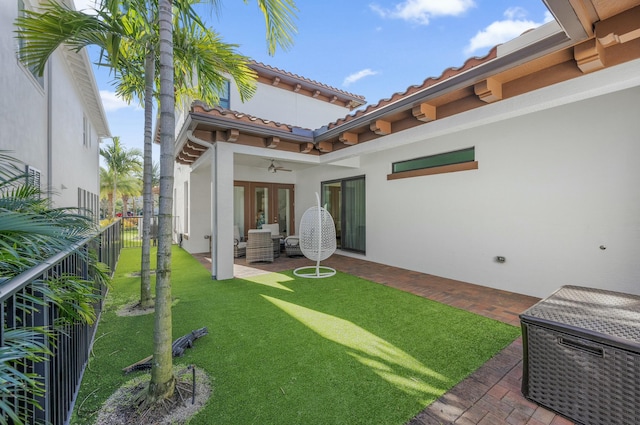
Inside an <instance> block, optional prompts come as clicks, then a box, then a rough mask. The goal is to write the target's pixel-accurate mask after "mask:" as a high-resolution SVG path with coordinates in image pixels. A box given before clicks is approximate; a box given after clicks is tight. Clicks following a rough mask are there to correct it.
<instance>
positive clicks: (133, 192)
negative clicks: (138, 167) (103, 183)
mask: <svg viewBox="0 0 640 425" xmlns="http://www.w3.org/2000/svg"><path fill="white" fill-rule="evenodd" d="M141 174H142V173H136V174H130V175H127V176H125V177H124V178H122V179H120V183H119V184H118V192H119V193H120V198H121V199H122V216H123V217H126V216H127V215H129V198H135V197H136V196H140V195H141V194H142V179H141V177H142V175H141Z"/></svg>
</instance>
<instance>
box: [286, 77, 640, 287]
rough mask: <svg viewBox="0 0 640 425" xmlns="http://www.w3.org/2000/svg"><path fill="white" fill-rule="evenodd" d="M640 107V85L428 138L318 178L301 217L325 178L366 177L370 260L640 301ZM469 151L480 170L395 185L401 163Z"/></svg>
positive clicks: (489, 282)
mask: <svg viewBox="0 0 640 425" xmlns="http://www.w3.org/2000/svg"><path fill="white" fill-rule="evenodd" d="M567 84H572V83H571V82H570V83H567ZM532 96H534V97H535V96H536V94H535V93H534V94H532ZM638 99H640V88H638V87H635V88H632V89H629V90H626V91H622V92H617V93H613V94H608V95H604V96H600V97H596V98H593V99H589V100H583V101H579V102H577V103H573V104H569V105H564V106H559V107H556V108H549V109H546V110H542V111H539V112H535V113H531V114H528V115H525V116H520V117H516V118H512V119H508V120H505V121H500V122H497V123H493V124H485V125H482V126H480V127H476V128H472V129H465V130H461V131H458V132H455V133H453V134H448V135H444V136H440V137H436V138H429V137H428V136H427V138H425V137H423V138H422V140H419V138H418V139H417V142H416V143H413V144H410V145H406V146H402V147H396V148H393V149H389V150H385V151H380V152H377V153H372V154H368V155H362V157H361V167H360V169H356V170H351V171H349V170H342V171H336V170H329V169H326V170H322V171H321V170H320V169H318V168H315V169H310V170H309V171H307V172H304V173H299V175H298V190H297V192H296V196H297V199H296V205H297V210H296V215H297V216H298V217H299V216H300V215H301V214H302V212H303V211H304V210H305V209H306V208H307V207H308V206H309V205H311V204H312V203H313V202H314V200H313V199H312V196H313V192H315V191H317V190H318V189H319V187H320V182H321V181H322V180H328V179H335V178H339V177H349V176H355V175H362V174H364V175H366V188H367V189H366V190H367V194H366V196H367V253H366V257H365V258H366V259H368V260H371V261H375V262H380V263H384V264H390V265H394V266H399V267H403V268H407V269H411V270H417V271H420V272H425V273H430V274H434V275H437V276H444V277H448V278H453V279H459V280H462V281H466V282H471V283H476V284H480V285H485V286H490V287H494V288H499V289H506V290H509V291H514V292H519V293H523V294H528V295H533V296H538V297H544V296H546V295H549V294H550V293H551V292H552V291H553V290H555V289H556V288H558V287H559V286H561V285H568V284H572V285H583V286H591V287H599V288H608V289H613V290H619V291H623V292H630V293H636V294H640V285H639V284H638V282H639V281H640V265H639V264H638V262H637V258H638V257H639V255H640V190H639V189H638V182H639V181H640V169H638V167H637V166H636V165H635V164H636V158H637V157H638V156H639V155H640V143H638V135H639V134H640V120H638V116H640V104H639V103H638ZM519 101H520V100H513V102H519ZM489 107H491V106H489ZM503 107H504V106H503ZM474 113H475V112H473V111H472V112H469V113H467V114H474ZM464 118H465V117H458V118H456V119H457V120H460V121H464ZM443 121H444V120H443ZM441 124H442V125H443V126H446V123H444V122H443V123H441ZM428 128H429V127H428V126H425V129H422V130H420V131H423V132H424V131H428ZM416 131H417V130H416ZM415 134H416V133H415V132H413V131H411V132H407V133H406V136H407V137H415ZM401 138H403V134H402V133H398V134H395V135H393V136H389V137H388V138H386V139H387V140H386V143H388V144H389V145H391V146H392V145H393V144H394V140H396V141H397V140H400V139H401ZM427 139H428V140H427ZM470 146H475V149H476V159H477V161H478V162H479V169H478V170H473V171H464V172H458V173H450V174H440V175H433V176H424V177H416V178H408V179H401V180H393V181H388V180H387V179H386V175H387V174H388V173H390V171H391V163H392V162H394V161H399V160H405V159H410V158H416V157H420V156H425V155H431V154H436V153H441V152H447V151H451V150H455V149H459V148H465V147H470ZM601 245H603V246H605V247H606V249H605V250H602V249H600V246H601ZM498 255H499V256H504V257H506V262H505V263H503V264H500V263H497V262H496V261H495V259H494V258H495V257H496V256H498Z"/></svg>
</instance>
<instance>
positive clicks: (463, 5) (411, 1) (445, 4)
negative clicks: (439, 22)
mask: <svg viewBox="0 0 640 425" xmlns="http://www.w3.org/2000/svg"><path fill="white" fill-rule="evenodd" d="M474 6H475V3H474V0H445V1H443V0H405V1H403V2H402V3H398V4H396V5H395V7H394V8H393V9H385V8H382V7H380V6H378V5H376V4H370V5H369V7H370V8H371V10H373V11H374V12H376V13H377V14H378V15H380V16H382V17H383V18H391V19H402V20H405V21H410V22H416V23H418V24H420V25H428V24H429V21H430V20H431V19H432V18H436V17H439V16H458V15H461V14H463V13H464V12H466V11H467V10H469V9H471V8H472V7H474Z"/></svg>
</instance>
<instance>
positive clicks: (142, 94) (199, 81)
mask: <svg viewBox="0 0 640 425" xmlns="http://www.w3.org/2000/svg"><path fill="white" fill-rule="evenodd" d="M194 3H197V0H174V4H175V5H176V11H177V13H176V17H175V19H174V23H173V25H174V27H175V28H176V29H177V30H176V37H175V40H174V44H175V45H176V46H178V49H177V52H178V54H177V55H176V63H175V64H174V66H175V68H176V69H177V70H178V72H177V74H176V75H177V76H178V78H176V79H175V88H176V91H177V93H178V94H179V95H191V96H197V97H198V98H200V99H201V100H204V101H205V102H208V103H211V104H214V103H217V102H218V92H219V91H220V89H221V87H222V85H223V84H224V83H225V82H226V79H225V77H224V74H225V73H226V74H228V75H230V76H231V78H232V79H233V80H234V81H235V83H236V86H237V87H238V91H239V92H240V96H241V99H242V100H244V99H248V98H249V97H250V96H251V95H252V94H253V92H254V91H255V82H254V80H255V78H256V76H255V74H254V72H253V71H252V70H251V69H250V68H249V67H248V66H247V63H248V58H246V57H244V56H242V55H239V54H238V53H237V52H236V51H235V47H236V46H234V45H230V44H225V43H223V42H222V40H221V39H220V37H219V36H218V35H217V34H215V33H214V32H212V31H210V30H208V29H205V28H204V27H203V25H202V22H201V21H200V20H199V19H198V18H197V15H196V14H195V12H194V11H193V9H192V7H191V6H192V5H193V4H194ZM95 13H96V15H95V16H90V15H86V14H84V13H81V12H76V11H73V10H71V9H70V8H69V7H67V6H65V5H64V4H58V3H55V2H50V3H46V4H44V5H43V6H42V8H41V9H40V11H39V12H33V11H26V12H25V16H24V17H23V18H19V19H18V20H17V21H16V25H17V26H18V29H17V31H16V33H17V36H18V38H21V39H24V40H26V43H25V46H24V47H23V48H22V49H21V51H20V55H21V58H22V59H23V60H24V61H25V62H27V63H30V64H35V69H36V70H37V71H38V72H43V70H44V66H45V64H46V61H47V59H48V57H49V56H50V55H51V53H52V52H53V51H54V50H55V49H56V48H57V47H58V46H59V45H60V44H65V45H67V46H69V47H71V48H72V49H75V50H79V49H81V48H82V47H84V46H87V45H90V44H94V45H96V46H98V47H100V48H101V52H102V54H101V61H100V64H101V65H105V66H109V67H111V68H113V69H114V71H115V77H116V83H117V84H116V92H117V93H118V94H119V95H121V96H122V97H123V98H125V99H126V100H128V101H131V100H133V98H138V99H139V100H140V101H141V102H142V103H143V104H144V107H145V129H144V155H143V157H144V161H143V169H144V173H143V199H144V201H143V202H144V205H143V220H142V221H143V225H142V236H143V241H142V246H143V249H142V261H141V285H140V286H141V296H140V305H141V307H143V308H146V307H149V306H151V305H152V304H153V300H152V298H151V282H150V280H151V277H150V276H151V273H150V258H149V257H150V251H151V248H150V247H151V244H150V227H151V222H150V221H151V216H152V215H153V201H152V199H153V198H152V192H151V190H152V188H151V186H152V182H150V178H151V177H150V176H149V173H150V169H151V168H150V167H151V163H152V160H151V132H152V115H153V101H152V99H153V96H154V85H155V86H158V85H159V80H157V79H156V75H157V69H158V67H159V62H158V9H157V2H152V1H151V2H150V1H147V0H108V1H105V2H104V7H103V8H101V9H100V10H96V11H95ZM194 76H195V78H194ZM113 177H114V176H112V178H113ZM115 178H116V181H115V182H114V183H117V176H115ZM157 186H158V187H159V182H158V185H157ZM114 187H115V186H114ZM158 191H159V190H158ZM111 196H112V198H113V199H115V193H112V195H111ZM111 205H112V207H111V214H112V216H113V215H114V211H115V210H114V208H115V205H114V203H113V202H112V203H111Z"/></svg>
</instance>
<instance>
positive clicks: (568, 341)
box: [520, 286, 640, 425]
mask: <svg viewBox="0 0 640 425" xmlns="http://www.w3.org/2000/svg"><path fill="white" fill-rule="evenodd" d="M520 323H521V325H522V338H523V376H522V393H523V394H524V396H525V397H526V398H528V399H529V400H532V401H534V402H536V403H539V404H541V405H543V406H545V407H547V408H549V409H551V410H554V411H556V412H557V413H559V414H561V415H563V416H565V417H567V418H569V419H571V420H573V421H574V422H576V423H580V424H603V425H614V424H640V297H638V296H635V295H629V294H623V293H619V292H613V291H604V290H599V289H592V288H583V287H578V286H563V287H562V288H560V289H558V290H557V291H556V292H555V293H553V294H552V295H551V296H549V297H548V298H546V299H544V300H542V301H540V302H538V303H537V304H535V305H534V306H532V307H531V308H529V309H528V310H527V311H525V312H524V313H522V314H521V315H520Z"/></svg>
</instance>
